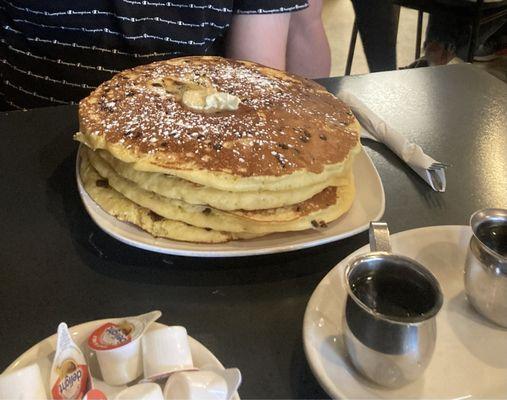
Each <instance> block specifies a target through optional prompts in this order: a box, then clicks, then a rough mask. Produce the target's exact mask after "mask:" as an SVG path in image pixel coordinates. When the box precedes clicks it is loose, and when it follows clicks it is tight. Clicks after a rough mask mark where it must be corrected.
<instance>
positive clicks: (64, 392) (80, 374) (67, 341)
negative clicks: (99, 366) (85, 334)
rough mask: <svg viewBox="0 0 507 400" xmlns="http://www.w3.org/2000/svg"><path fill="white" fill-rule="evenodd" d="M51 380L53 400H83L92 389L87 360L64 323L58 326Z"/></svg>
mask: <svg viewBox="0 0 507 400" xmlns="http://www.w3.org/2000/svg"><path fill="white" fill-rule="evenodd" d="M49 380H50V392H51V398H52V399H54V400H60V399H65V400H81V399H82V398H83V396H84V395H85V394H86V393H87V392H88V391H89V390H91V389H92V379H91V377H90V370H89V368H88V365H87V364H86V359H85V357H84V355H83V353H82V352H81V350H80V349H79V347H78V346H77V345H76V344H75V343H74V341H73V340H72V337H71V336H70V332H69V329H68V328H67V325H66V324H65V323H63V322H62V323H61V324H60V325H58V337H57V341H56V354H55V358H54V359H53V365H52V366H51V374H50V379H49Z"/></svg>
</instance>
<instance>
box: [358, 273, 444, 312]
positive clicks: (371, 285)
mask: <svg viewBox="0 0 507 400" xmlns="http://www.w3.org/2000/svg"><path fill="white" fill-rule="evenodd" d="M391 268H392V271H390V269H391ZM351 289H352V292H353V293H354V294H355V295H356V296H357V298H358V299H359V300H360V301H361V302H362V303H363V304H365V305H366V306H367V307H368V308H370V309H371V310H373V311H375V312H376V313H379V314H382V315H385V316H387V317H397V318H407V319H410V318H416V317H420V316H422V315H424V314H425V313H427V312H428V311H430V310H431V309H432V308H433V306H434V305H435V299H436V293H435V290H434V288H433V287H432V285H431V284H430V283H429V282H427V281H425V280H424V279H421V277H420V276H419V275H418V274H417V273H416V272H414V271H411V270H405V271H404V270H402V269H398V268H396V267H391V266H386V267H385V269H383V270H381V271H369V273H368V274H367V275H362V276H358V277H357V279H356V280H355V281H354V282H352V284H351Z"/></svg>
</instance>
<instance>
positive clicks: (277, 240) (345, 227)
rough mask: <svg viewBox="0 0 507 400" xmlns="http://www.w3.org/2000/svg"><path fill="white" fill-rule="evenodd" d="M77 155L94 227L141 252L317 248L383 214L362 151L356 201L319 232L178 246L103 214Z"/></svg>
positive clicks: (226, 253) (216, 253)
mask: <svg viewBox="0 0 507 400" xmlns="http://www.w3.org/2000/svg"><path fill="white" fill-rule="evenodd" d="M79 162H80V157H79V152H78V156H77V160H76V177H77V186H78V189H79V194H80V196H81V199H82V200H83V204H84V206H85V208H86V211H87V212H88V214H90V216H91V217H92V219H93V220H94V221H95V223H96V224H97V225H98V226H99V227H100V228H101V229H102V230H103V231H104V232H106V233H108V234H109V235H111V236H112V237H114V238H116V239H118V240H120V241H122V242H124V243H126V244H129V245H131V246H135V247H139V248H141V249H144V250H150V251H155V252H159V253H165V254H174V255H181V256H192V257H238V256H252V255H259V254H271V253H281V252H285V251H292V250H298V249H303V248H307V247H313V246H318V245H321V244H324V243H329V242H333V241H336V240H340V239H344V238H346V237H349V236H353V235H355V234H357V233H359V232H362V231H365V230H366V229H368V226H369V223H370V221H376V220H378V219H380V217H382V215H383V214H384V207H385V196H384V188H383V186H382V181H381V180H380V176H379V175H378V172H377V170H376V169H375V166H374V165H373V163H372V161H371V159H370V158H369V157H368V155H367V154H366V153H365V151H364V150H362V151H361V153H360V154H358V155H357V157H356V161H355V163H354V174H355V176H360V177H361V179H356V198H355V200H354V204H353V205H352V208H351V209H350V210H349V211H348V212H347V213H346V214H345V215H343V216H342V217H341V218H339V219H338V220H337V221H334V222H332V223H330V224H329V225H328V227H327V228H326V229H322V230H311V229H309V230H306V231H301V232H286V233H276V234H272V235H267V236H264V237H260V238H257V239H249V240H239V241H232V242H228V243H219V244H201V243H189V242H178V241H176V240H168V239H162V238H155V237H153V236H151V235H150V234H148V233H147V232H145V231H143V230H141V229H139V228H138V227H136V226H134V225H132V224H129V223H126V222H122V221H119V220H118V219H116V218H115V217H113V216H111V215H109V214H108V213H106V212H105V211H104V210H103V209H102V208H100V206H99V205H98V204H97V203H95V201H93V200H92V198H91V197H90V196H89V195H88V193H87V192H86V191H85V190H84V188H83V184H82V182H81V178H80V175H79Z"/></svg>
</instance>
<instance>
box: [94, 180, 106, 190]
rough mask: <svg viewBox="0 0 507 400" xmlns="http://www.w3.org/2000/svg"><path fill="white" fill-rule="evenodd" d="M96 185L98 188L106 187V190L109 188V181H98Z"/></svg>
mask: <svg viewBox="0 0 507 400" xmlns="http://www.w3.org/2000/svg"><path fill="white" fill-rule="evenodd" d="M95 184H96V185H97V186H98V187H104V188H107V187H109V181H108V180H107V179H97V181H96V182H95Z"/></svg>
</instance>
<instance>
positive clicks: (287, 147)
mask: <svg viewBox="0 0 507 400" xmlns="http://www.w3.org/2000/svg"><path fill="white" fill-rule="evenodd" d="M278 147H281V148H282V149H284V150H288V149H289V146H288V145H287V144H285V143H278Z"/></svg>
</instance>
